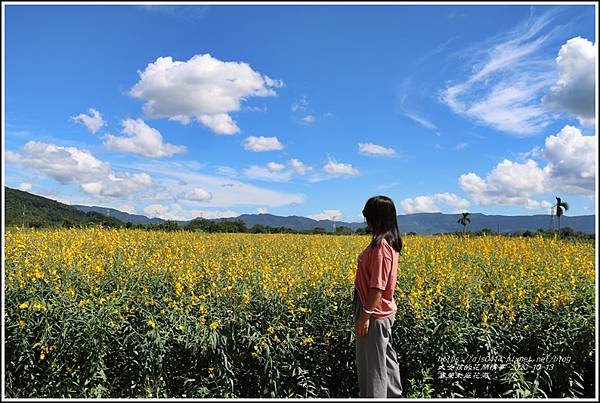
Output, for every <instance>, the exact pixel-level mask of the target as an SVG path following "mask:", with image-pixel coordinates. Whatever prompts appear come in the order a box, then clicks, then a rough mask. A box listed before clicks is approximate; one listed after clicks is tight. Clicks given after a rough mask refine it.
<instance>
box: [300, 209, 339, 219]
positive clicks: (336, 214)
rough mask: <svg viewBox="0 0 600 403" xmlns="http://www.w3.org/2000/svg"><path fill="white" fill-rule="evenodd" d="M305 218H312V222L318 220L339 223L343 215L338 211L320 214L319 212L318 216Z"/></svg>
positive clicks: (327, 211)
mask: <svg viewBox="0 0 600 403" xmlns="http://www.w3.org/2000/svg"><path fill="white" fill-rule="evenodd" d="M307 217H308V218H312V219H313V220H317V221H318V220H332V221H333V220H335V221H339V220H340V219H341V218H342V217H343V214H342V212H341V211H340V210H323V211H322V212H320V213H318V214H313V215H309V216H307Z"/></svg>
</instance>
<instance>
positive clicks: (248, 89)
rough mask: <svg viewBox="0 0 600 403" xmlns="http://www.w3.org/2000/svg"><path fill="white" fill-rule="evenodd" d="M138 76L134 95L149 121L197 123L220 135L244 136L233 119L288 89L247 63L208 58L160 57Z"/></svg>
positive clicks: (132, 92) (131, 91)
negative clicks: (244, 106)
mask: <svg viewBox="0 0 600 403" xmlns="http://www.w3.org/2000/svg"><path fill="white" fill-rule="evenodd" d="M138 73H139V77H140V79H139V81H138V82H137V83H136V84H135V85H134V86H133V87H132V88H131V90H130V91H129V94H130V95H131V96H133V97H135V98H139V99H142V100H143V101H145V103H144V106H143V110H144V113H145V114H146V116H148V117H150V118H170V119H173V120H177V121H180V122H182V123H184V124H185V123H186V122H188V123H189V121H190V120H191V119H196V120H197V121H199V122H200V123H202V124H204V125H205V126H207V127H209V128H210V129H211V130H212V131H214V132H215V133H219V134H233V133H237V132H239V127H237V125H236V123H235V122H234V121H233V119H232V118H231V116H230V115H229V114H230V113H231V112H235V111H238V110H240V105H241V102H242V101H243V100H246V99H248V98H249V97H267V96H274V95H276V92H275V88H279V87H282V86H283V82H282V81H280V80H273V79H271V78H270V77H268V76H266V75H263V74H261V73H259V72H257V71H255V70H253V69H252V68H251V67H250V65H249V64H247V63H244V62H224V61H221V60H218V59H216V58H214V57H212V56H211V55H210V54H208V53H207V54H203V55H195V56H193V57H192V58H191V59H189V60H188V61H174V60H173V58H172V57H159V58H157V59H156V61H155V62H154V63H150V64H148V66H147V67H146V68H145V69H144V71H140V72H138Z"/></svg>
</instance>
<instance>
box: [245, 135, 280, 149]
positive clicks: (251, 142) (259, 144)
mask: <svg viewBox="0 0 600 403" xmlns="http://www.w3.org/2000/svg"><path fill="white" fill-rule="evenodd" d="M242 145H243V146H244V149H245V150H248V151H253V152H263V151H274V150H283V145H282V144H281V143H280V142H279V140H277V137H264V136H258V137H257V136H250V137H247V138H246V139H245V140H244V142H243V143H242Z"/></svg>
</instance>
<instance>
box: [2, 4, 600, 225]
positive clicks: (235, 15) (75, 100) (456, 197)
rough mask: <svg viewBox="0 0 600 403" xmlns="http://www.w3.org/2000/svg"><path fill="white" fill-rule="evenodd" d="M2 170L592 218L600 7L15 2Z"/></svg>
mask: <svg viewBox="0 0 600 403" xmlns="http://www.w3.org/2000/svg"><path fill="white" fill-rule="evenodd" d="M4 7H5V25H4V35H5V59H4V69H5V87H4V91H5V92H4V96H5V111H4V113H5V116H4V117H5V119H4V125H5V126H4V128H5V130H4V140H5V142H4V157H5V158H4V160H5V164H6V170H5V177H4V179H5V184H6V185H7V186H9V187H14V188H21V189H23V190H27V191H30V192H32V193H35V194H40V195H44V196H47V197H50V198H53V199H57V200H60V201H63V202H67V203H70V204H76V203H77V204H86V205H100V206H108V207H113V208H118V209H121V210H123V211H128V212H133V213H137V214H144V215H147V216H159V217H162V218H171V219H190V218H193V217H197V216H203V217H218V216H235V215H238V214H243V213H257V212H268V213H272V214H276V215H283V216H287V215H302V216H309V217H313V218H330V217H335V218H336V219H339V220H343V221H351V222H358V221H362V217H361V213H360V212H361V210H362V207H363V205H364V203H365V201H366V200H367V199H368V198H369V197H370V196H373V195H376V194H385V195H388V196H390V197H391V198H392V199H393V200H394V201H395V204H396V208H397V210H398V213H399V214H406V213H414V212H428V211H441V212H444V213H454V212H460V211H470V212H480V213H485V214H506V215H521V214H526V215H529V214H547V213H549V212H550V206H551V202H553V201H554V196H556V195H560V196H562V198H563V199H565V200H567V201H568V202H569V203H570V206H571V209H570V210H569V212H568V214H569V215H582V214H594V212H595V201H596V200H595V196H594V195H595V180H596V170H597V161H596V150H597V140H596V135H595V134H596V130H595V125H596V117H595V88H596V82H595V78H594V77H595V74H594V73H595V68H596V63H597V60H596V53H597V45H596V37H595V31H596V25H595V23H596V21H595V14H594V12H595V10H594V5H575V6H571V5H562V6H559V5H552V6H537V5H536V6H530V5H475V6H473V5H456V4H447V5H385V6H384V5H379V6H370V5H336V6H333V5H331V6H325V5H312V6H305V5H246V6H241V5H240V6H230V5H211V6H205V5H196V6H191V5H185V6H183V5H182V6H172V5H169V6H158V5H147V6H144V5H48V6H46V5H6V3H5V4H4Z"/></svg>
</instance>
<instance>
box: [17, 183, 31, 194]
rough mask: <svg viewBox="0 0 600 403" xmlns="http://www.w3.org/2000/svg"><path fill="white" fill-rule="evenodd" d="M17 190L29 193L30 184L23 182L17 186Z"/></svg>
mask: <svg viewBox="0 0 600 403" xmlns="http://www.w3.org/2000/svg"><path fill="white" fill-rule="evenodd" d="M19 190H21V191H23V192H29V191H30V190H31V183H29V182H23V183H21V184H20V185H19Z"/></svg>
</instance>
